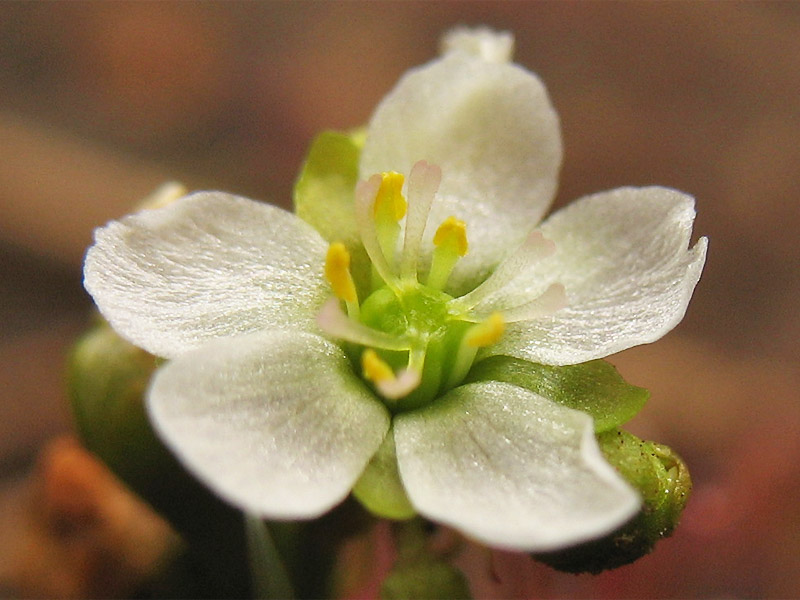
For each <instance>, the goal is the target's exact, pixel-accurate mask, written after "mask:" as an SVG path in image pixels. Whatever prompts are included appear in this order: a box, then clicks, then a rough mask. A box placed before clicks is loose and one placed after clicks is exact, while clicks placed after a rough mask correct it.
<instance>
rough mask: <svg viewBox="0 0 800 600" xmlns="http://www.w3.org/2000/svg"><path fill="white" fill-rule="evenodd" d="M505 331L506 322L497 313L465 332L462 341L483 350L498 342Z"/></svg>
mask: <svg viewBox="0 0 800 600" xmlns="http://www.w3.org/2000/svg"><path fill="white" fill-rule="evenodd" d="M505 330H506V321H505V319H504V318H503V315H502V314H500V313H499V312H496V313H492V314H491V315H489V318H488V319H486V320H485V321H484V322H483V323H478V324H477V325H474V326H473V327H472V328H470V330H469V331H468V332H467V334H466V336H465V338H464V341H465V342H466V343H467V344H468V345H469V346H472V347H473V348H485V347H486V346H491V345H493V344H496V343H497V342H499V341H500V338H501V337H502V335H503V332H504V331H505Z"/></svg>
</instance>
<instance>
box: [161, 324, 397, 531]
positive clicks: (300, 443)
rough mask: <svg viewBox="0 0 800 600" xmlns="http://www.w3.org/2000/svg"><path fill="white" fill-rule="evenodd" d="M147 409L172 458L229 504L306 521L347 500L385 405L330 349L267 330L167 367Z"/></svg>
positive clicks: (301, 336) (308, 338) (385, 423)
mask: <svg viewBox="0 0 800 600" xmlns="http://www.w3.org/2000/svg"><path fill="white" fill-rule="evenodd" d="M147 404H148V409H149V412H150V417H151V420H152V422H153V424H154V425H155V428H156V431H157V432H158V433H159V435H160V436H161V437H162V439H163V440H164V442H165V443H166V444H167V445H168V446H169V447H170V448H171V449H172V450H173V452H174V453H175V454H176V455H177V457H178V459H179V460H181V461H182V462H183V463H184V464H185V465H186V467H187V468H188V469H189V470H190V471H192V472H193V473H194V474H195V475H196V476H197V477H198V478H199V479H200V480H201V481H203V482H204V483H205V484H206V485H208V487H210V488H211V489H212V490H213V491H214V492H216V493H217V494H218V495H219V496H221V497H222V498H223V499H225V500H227V501H228V502H230V503H231V504H233V505H234V506H236V507H238V508H240V509H243V510H245V511H247V512H250V513H253V514H255V515H259V516H262V517H264V518H270V519H308V518H314V517H316V516H319V515H320V514H322V513H324V512H326V511H327V510H329V509H330V508H332V507H333V506H335V505H336V504H338V503H339V502H340V501H341V500H343V499H344V498H345V496H347V494H348V493H349V491H350V489H351V488H352V486H353V485H354V484H355V482H356V480H357V479H358V477H359V476H360V475H361V472H362V471H363V470H364V468H365V466H366V464H367V463H368V462H369V460H370V458H371V457H372V456H373V454H375V452H376V451H377V449H378V447H379V446H380V444H381V442H382V440H383V438H384V436H385V434H386V431H387V430H388V428H389V415H388V413H387V411H386V409H385V408H384V406H383V405H382V404H381V403H380V402H379V401H378V400H376V399H375V397H374V395H373V394H372V393H371V392H370V391H369V390H367V389H366V387H365V386H364V385H363V383H361V381H360V380H358V379H357V378H356V377H355V376H354V375H353V373H352V369H351V366H350V363H349V361H348V360H347V358H346V357H345V356H344V354H343V352H342V351H341V349H340V348H339V347H338V346H336V345H335V344H333V343H331V342H329V341H327V340H325V339H324V338H321V337H319V336H315V335H313V334H307V333H298V332H293V331H274V332H266V333H263V332H262V333H257V334H250V335H247V336H241V337H237V338H227V339H223V340H218V341H216V342H214V343H211V344H208V345H207V346H204V347H203V348H201V349H199V350H195V351H193V352H190V353H188V354H186V355H184V356H181V357H180V358H178V359H176V360H174V361H172V362H169V363H167V364H166V365H165V366H164V367H162V368H161V369H160V370H159V371H158V372H157V373H156V375H155V377H154V379H153V382H152V385H151V388H150V391H149V394H148V397H147Z"/></svg>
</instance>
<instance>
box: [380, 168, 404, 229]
mask: <svg viewBox="0 0 800 600" xmlns="http://www.w3.org/2000/svg"><path fill="white" fill-rule="evenodd" d="M404 181H405V177H403V174H402V173H396V172H394V171H388V172H386V173H381V187H380V188H378V194H377V196H376V197H375V208H374V213H373V214H374V215H375V217H376V218H377V217H378V215H379V214H385V215H387V216H390V217H391V218H393V219H394V220H395V221H399V220H400V219H402V218H403V217H405V216H406V199H405V198H403V182H404Z"/></svg>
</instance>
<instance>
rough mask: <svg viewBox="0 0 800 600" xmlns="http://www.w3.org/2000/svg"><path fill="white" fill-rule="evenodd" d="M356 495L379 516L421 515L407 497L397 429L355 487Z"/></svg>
mask: <svg viewBox="0 0 800 600" xmlns="http://www.w3.org/2000/svg"><path fill="white" fill-rule="evenodd" d="M353 496H355V498H356V499H357V500H358V501H359V502H361V504H362V505H364V507H365V508H366V509H367V510H369V511H370V512H371V513H373V514H374V515H376V516H378V517H383V518H385V519H395V520H403V519H410V518H412V517H414V516H415V515H416V514H417V512H416V511H415V510H414V507H413V506H411V502H410V501H409V499H408V496H407V495H406V491H405V488H404V487H403V482H402V481H401V479H400V473H399V471H398V469H397V453H396V451H395V445H394V430H392V429H389V431H388V432H387V434H386V437H385V438H384V439H383V443H382V444H381V446H380V448H378V451H377V452H376V453H375V456H373V457H372V460H370V461H369V464H367V468H366V469H364V472H363V473H362V474H361V477H360V478H359V480H358V481H357V482H356V485H355V486H354V487H353Z"/></svg>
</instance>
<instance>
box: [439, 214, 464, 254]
mask: <svg viewBox="0 0 800 600" xmlns="http://www.w3.org/2000/svg"><path fill="white" fill-rule="evenodd" d="M433 244H434V245H435V246H437V247H438V246H445V245H448V246H450V247H452V248H453V249H454V250H455V251H456V252H457V253H458V255H459V256H464V255H465V254H466V253H467V250H469V244H468V243H467V225H466V223H464V221H461V220H459V219H456V218H455V217H447V219H445V221H444V223H442V224H441V225H439V229H437V230H436V234H435V235H434V236H433Z"/></svg>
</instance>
